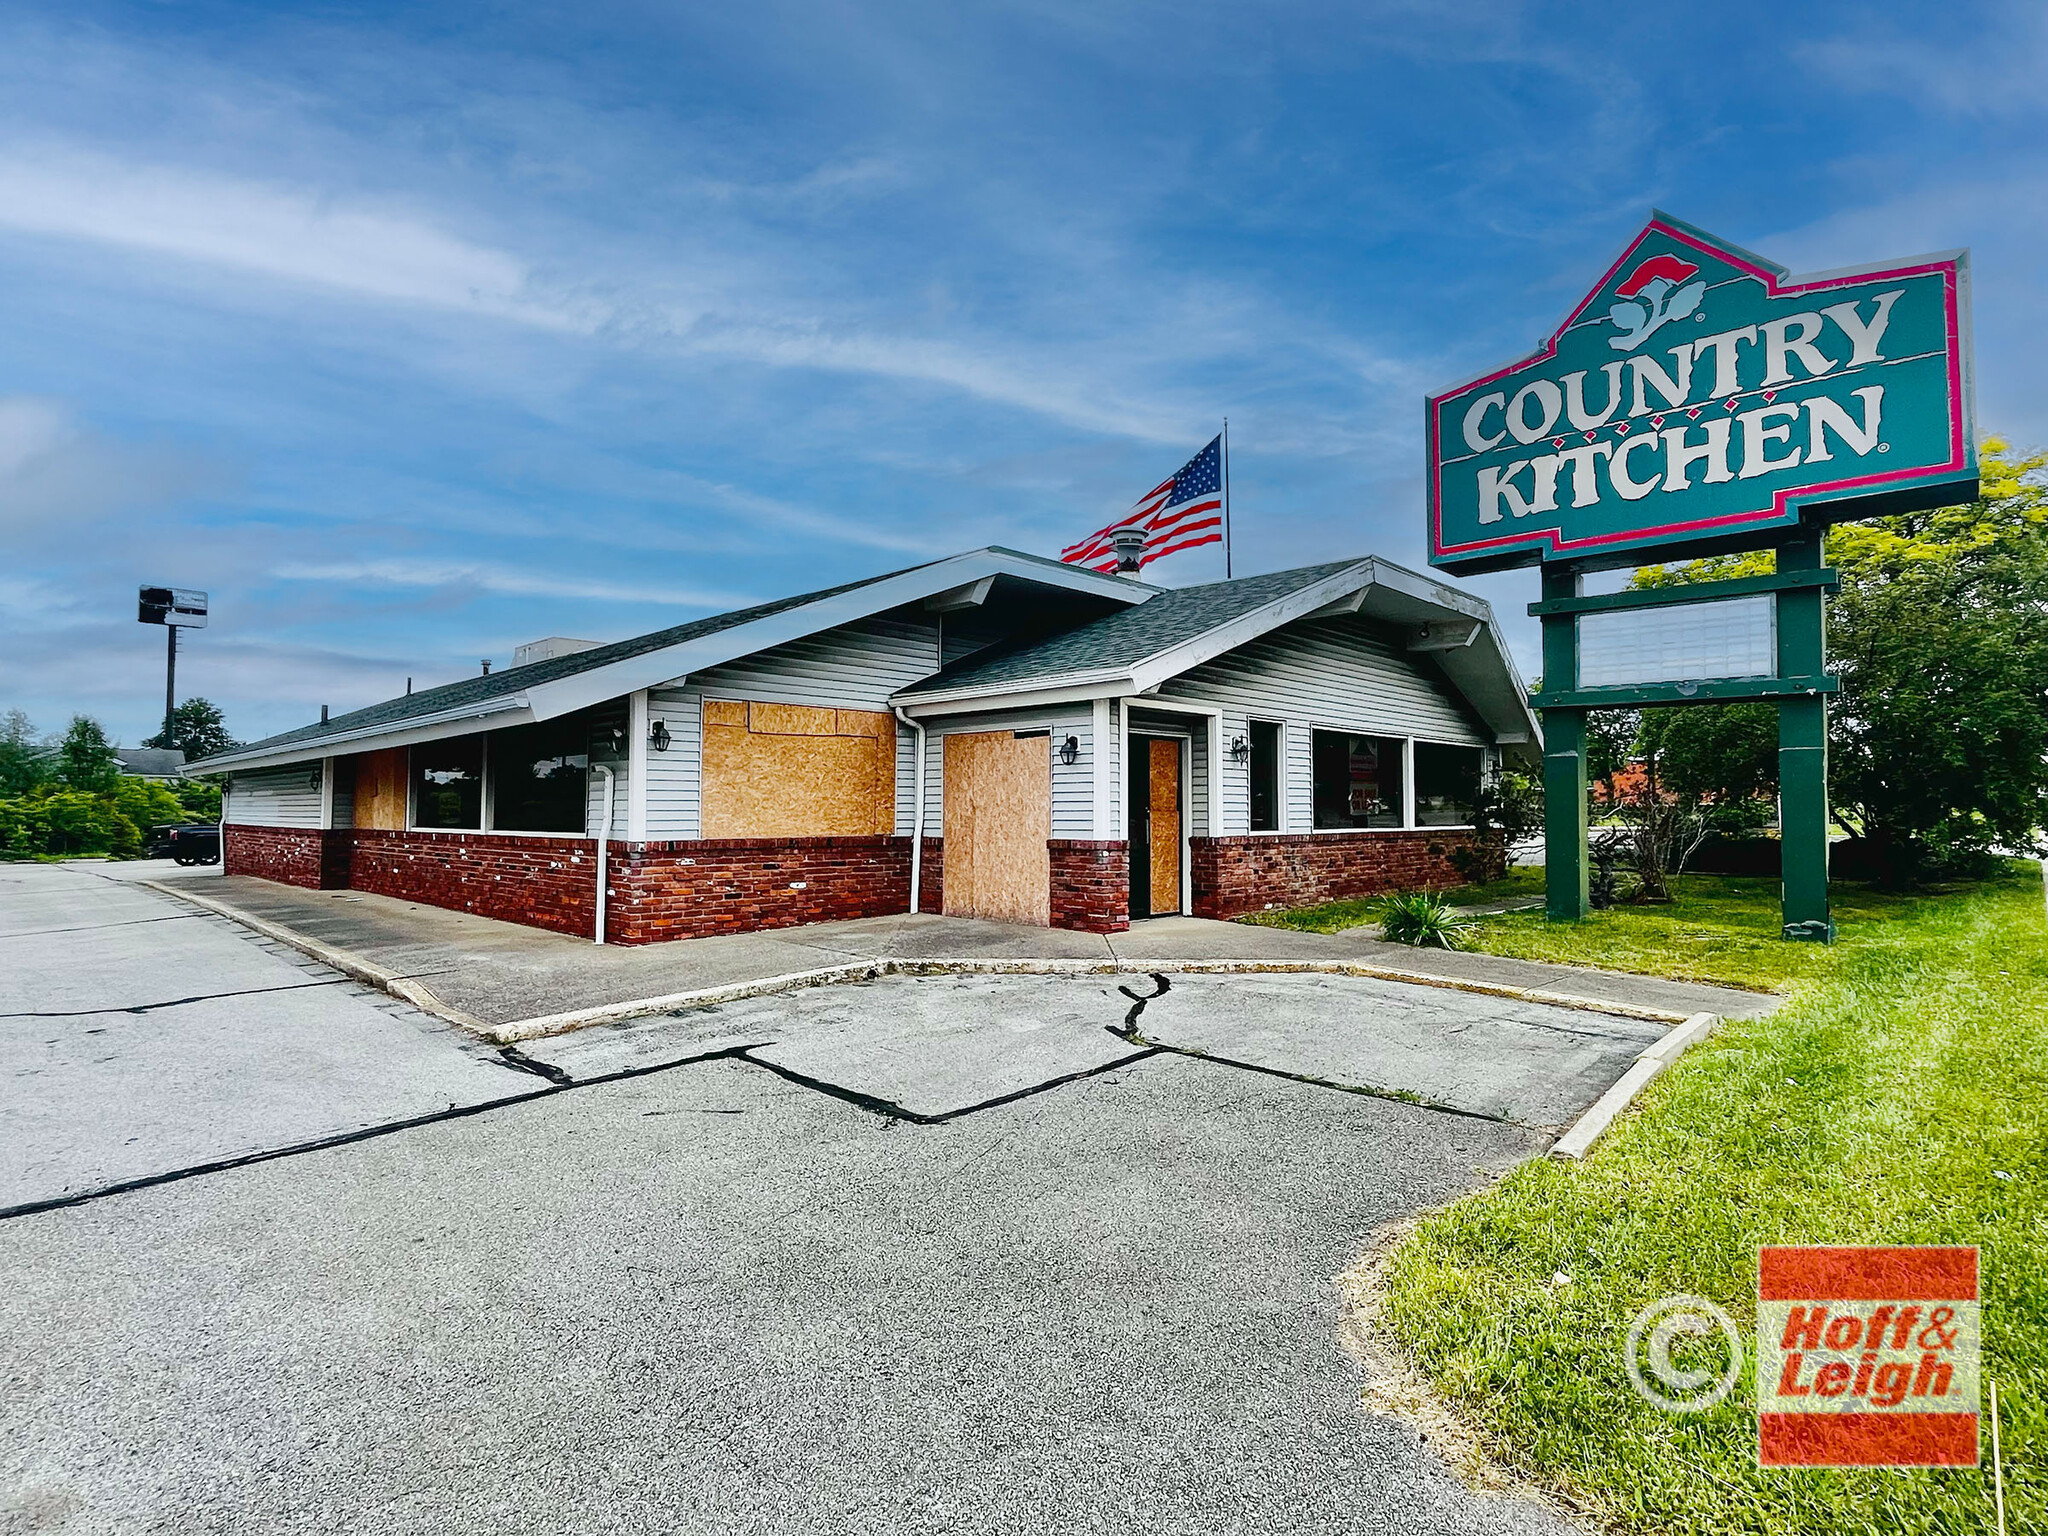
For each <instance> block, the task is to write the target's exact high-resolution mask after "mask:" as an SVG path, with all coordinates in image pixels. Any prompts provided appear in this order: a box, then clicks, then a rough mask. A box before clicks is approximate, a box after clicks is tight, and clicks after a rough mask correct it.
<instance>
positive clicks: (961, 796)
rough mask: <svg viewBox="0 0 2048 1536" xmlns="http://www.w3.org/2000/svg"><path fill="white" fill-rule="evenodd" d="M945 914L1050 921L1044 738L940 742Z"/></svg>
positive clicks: (1047, 744) (982, 736)
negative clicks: (943, 791) (943, 770)
mask: <svg viewBox="0 0 2048 1536" xmlns="http://www.w3.org/2000/svg"><path fill="white" fill-rule="evenodd" d="M945 752H946V794H945V805H946V817H945V820H946V881H945V896H946V911H947V913H948V914H949V915H952V916H956V917H987V918H994V919H996V920H997V921H1000V922H1006V923H1036V924H1038V925H1039V926H1040V927H1045V926H1048V925H1050V924H1051V922H1052V866H1051V860H1050V856H1049V854H1048V851H1047V849H1046V839H1047V838H1049V837H1051V836H1052V739H1051V737H1049V736H1047V735H1045V734H1043V733H1040V734H1037V735H1031V736H1019V735H1017V734H1016V733H1015V732H1013V731H972V732H963V733H961V734H959V735H954V736H948V737H947V738H946V749H945Z"/></svg>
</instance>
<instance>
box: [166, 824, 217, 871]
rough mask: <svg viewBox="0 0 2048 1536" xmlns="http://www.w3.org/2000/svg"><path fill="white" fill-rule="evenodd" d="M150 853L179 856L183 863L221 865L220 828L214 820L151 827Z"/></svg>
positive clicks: (167, 856) (171, 856)
mask: <svg viewBox="0 0 2048 1536" xmlns="http://www.w3.org/2000/svg"><path fill="white" fill-rule="evenodd" d="M149 856H150V857H151V858H152V859H176V860H177V861H178V862H179V863H180V864H218V863H219V862H220V828H219V827H218V826H216V825H214V823H212V822H210V821H199V822H192V823H189V824H187V825H185V826H177V827H151V828H150V829H149Z"/></svg>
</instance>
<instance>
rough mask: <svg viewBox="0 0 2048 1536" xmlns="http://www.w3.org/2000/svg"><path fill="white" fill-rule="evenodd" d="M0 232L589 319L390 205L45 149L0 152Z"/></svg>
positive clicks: (578, 322)
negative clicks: (538, 296) (543, 297)
mask: <svg viewBox="0 0 2048 1536" xmlns="http://www.w3.org/2000/svg"><path fill="white" fill-rule="evenodd" d="M0 228H7V229H13V230H16V231H19V232H22V233H25V234H32V235H43V236H54V237H57V238H60V239H70V240H85V241H91V242H94V243H96V244H102V245H113V246H121V247H126V248H128V249H131V250H136V251H146V252H149V253H151V254H152V255H161V256H174V257H179V258H182V259H184V260H187V261H193V262H201V263H205V264H207V265H211V266H219V267H227V268H231V269H235V270H238V271H244V272H256V273H261V274H263V275H264V276H266V277H272V278H279V279H283V280H285V281H288V282H295V283H303V284H311V285H314V286H318V287H324V288H329V289H332V290H335V291H337V292H344V293H352V294H356V295H359V296H361V297H363V298H367V299H377V300H383V301H386V302H399V303H408V304H427V305H433V306H436V307H439V308H445V309H457V310H469V311H473V312H477V313H481V314H490V315H498V316H502V317H504V318H506V319H510V320H517V321H519V322H520V323H522V324H526V325H539V326H544V327H547V328H549V329H560V330H582V329H588V328H590V327H591V326H592V325H593V324H594V323H595V322H596V320H597V319H598V318H600V317H598V316H595V315H592V314H588V313H577V312H575V311H574V310H573V309H572V308H570V307H568V306H565V305H563V304H561V303H559V302H547V303H543V302H537V301H536V300H535V298H534V297H533V296H532V295H531V294H530V293H529V292H528V287H529V272H528V269H527V266H526V265H525V263H523V262H521V261H520V260H519V259H518V258H517V257H514V256H511V255H508V254H507V253H505V252H503V251H497V250H492V249H490V248H489V247H487V246H482V245H477V244H475V243H473V242H471V241H467V240H464V239H462V238H460V237H459V236H456V235H452V234H450V233H448V232H447V231H445V230H443V229H440V228H438V227H436V226H435V225H434V224H433V223H432V222H429V221H428V220H425V219H422V218H420V217H418V216H416V215H412V214H408V213H405V212H402V211H400V210H398V209H396V208H390V207H377V206H375V205H372V204H369V203H366V202H361V201H357V202H350V201H347V200H344V199H341V198H337V197H334V196H331V195H327V194H323V193H319V192H315V191H310V190H306V189H303V188H296V187H284V186H276V185H271V184H267V183H263V182H256V181H248V180H241V179H236V178H232V177H227V176H220V175H215V174H212V173H209V172H205V171H195V170H191V169H187V168H183V167H176V166H164V165H142V164H137V163H134V162H130V161H124V160H117V159H114V158H111V157H109V156H106V155H99V154H92V153H88V152H86V151H82V150H77V149H71V148H65V147H61V146H54V145H50V144H35V145H27V144H15V145H11V146H7V147H5V148H0Z"/></svg>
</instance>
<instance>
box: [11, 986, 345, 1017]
mask: <svg viewBox="0 0 2048 1536" xmlns="http://www.w3.org/2000/svg"><path fill="white" fill-rule="evenodd" d="M348 980H349V978H348V977H346V976H336V977H333V978H331V979H330V980H327V981H295V982H293V983H292V984H291V985H290V986H284V987H245V988H244V989H243V990H241V991H239V992H201V993H198V994H196V995H194V996H192V997H174V998H171V999H170V1000H169V1001H167V1002H161V1003H130V1004H129V1005H128V1006H127V1007H125V1008H71V1009H58V1010H52V1011H50V1012H47V1013H0V1019H92V1018H98V1017H99V1016H100V1015H102V1014H108V1013H154V1012H155V1011H156V1010H157V1009H159V1008H183V1007H184V1006H185V1005H186V1004H187V1003H211V1002H218V1001H219V1000H220V999H222V998H227V997H261V996H263V995H264V994H265V993H267V992H304V991H306V990H307V989H309V988H312V987H338V986H340V985H342V984H343V983H344V982H346V981H348Z"/></svg>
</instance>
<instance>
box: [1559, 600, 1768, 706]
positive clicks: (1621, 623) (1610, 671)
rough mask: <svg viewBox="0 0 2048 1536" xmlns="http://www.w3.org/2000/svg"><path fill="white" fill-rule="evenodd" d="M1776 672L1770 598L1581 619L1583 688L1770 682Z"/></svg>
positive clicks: (1638, 610) (1580, 644)
mask: <svg viewBox="0 0 2048 1536" xmlns="http://www.w3.org/2000/svg"><path fill="white" fill-rule="evenodd" d="M1777 670H1778V626H1777V607H1776V600H1775V599H1774V598H1772V597H1770V596H1768V595H1765V596H1762V597H1731V598H1726V599H1723V600H1722V601H1720V602H1715V603H1684V604H1680V605H1678V606H1676V607H1671V608H1627V609H1622V610H1620V611H1618V612H1615V613H1587V614H1581V615H1580V616H1579V684H1578V685H1579V686H1580V687H1581V688H1620V687H1627V686H1630V685H1632V684H1635V683H1682V682H1692V681H1697V680H1702V679H1706V678H1719V677H1772V676H1775V675H1776V674H1777Z"/></svg>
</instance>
